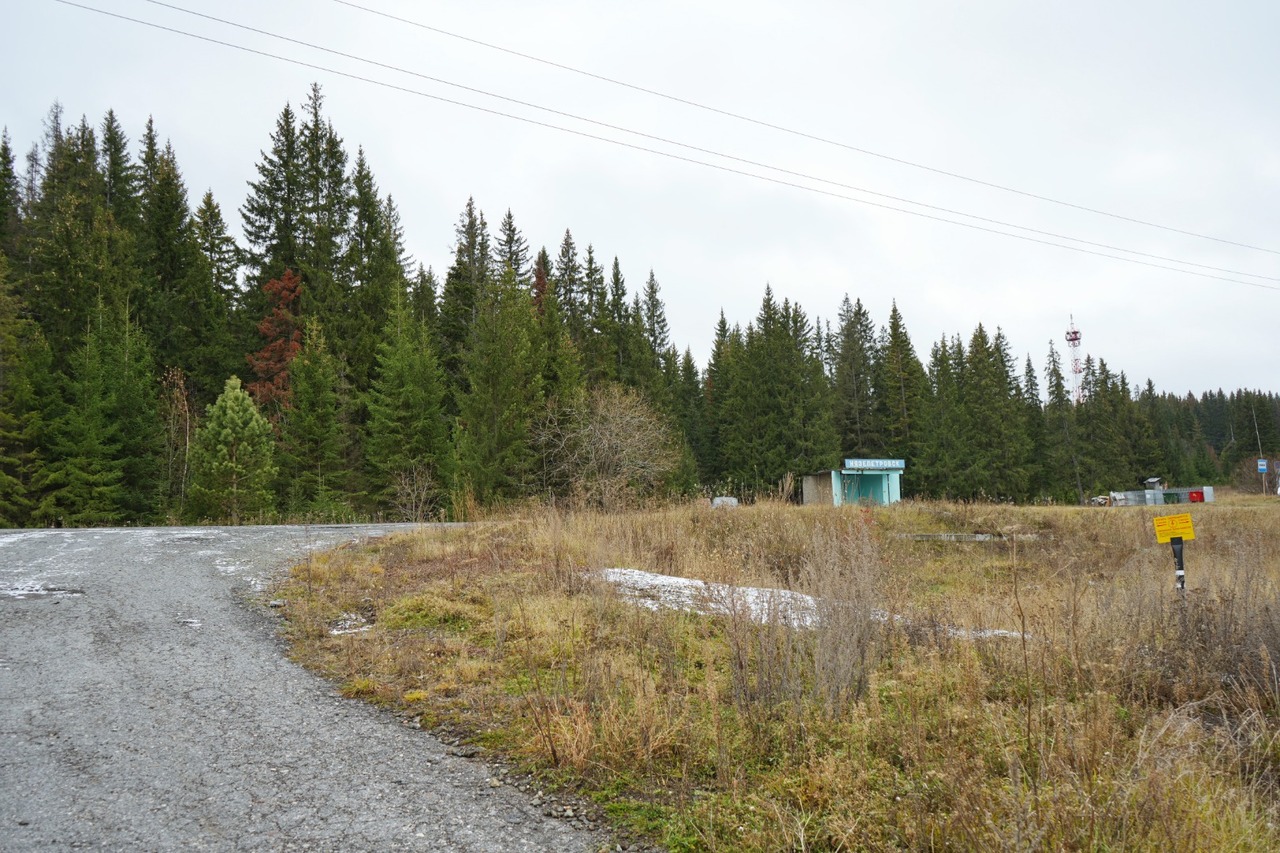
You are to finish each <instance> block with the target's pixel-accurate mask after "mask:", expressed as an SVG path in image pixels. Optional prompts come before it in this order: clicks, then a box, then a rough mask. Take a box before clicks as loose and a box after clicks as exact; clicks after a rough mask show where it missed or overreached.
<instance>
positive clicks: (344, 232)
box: [294, 83, 381, 370]
mask: <svg viewBox="0 0 1280 853" xmlns="http://www.w3.org/2000/svg"><path fill="white" fill-rule="evenodd" d="M323 111H324V96H323V94H321V91H320V84H318V83H312V84H311V90H310V92H308V94H307V100H306V103H305V104H303V107H302V116H301V123H300V124H299V127H298V148H299V152H300V155H301V157H300V161H301V162H300V166H301V169H300V179H299V185H300V188H301V191H302V196H301V199H302V201H301V206H300V207H301V209H300V221H299V228H298V233H299V250H300V257H299V261H298V266H297V267H295V268H294V270H295V272H297V273H298V274H299V275H300V276H301V277H302V281H303V283H304V288H303V291H302V313H303V314H305V315H307V316H314V317H316V318H318V319H319V320H320V322H321V324H322V325H323V326H324V327H325V328H327V329H331V330H337V332H338V334H339V336H340V337H339V339H340V340H342V341H343V342H344V344H345V343H350V338H348V337H347V331H348V330H347V328H346V326H345V324H344V319H345V318H344V315H345V314H347V312H349V311H351V312H353V313H356V314H358V309H353V308H352V307H351V306H349V304H348V300H349V298H350V296H351V289H352V287H353V283H352V282H350V281H348V280H346V276H344V275H343V270H342V267H343V256H344V255H345V254H346V244H347V240H348V234H349V230H350V227H351V207H352V201H353V197H352V192H351V187H350V181H349V179H348V176H347V153H346V151H345V150H343V147H342V139H341V138H340V137H339V136H338V134H337V133H336V132H335V131H334V129H333V125H332V123H331V122H330V121H329V120H328V119H326V118H325V117H324V112H323ZM358 168H359V167H358V166H357V169H358ZM365 172H366V176H365V177H366V178H368V180H369V181H370V182H371V181H372V179H371V178H369V176H368V175H367V168H366V169H365ZM374 198H375V201H374V204H375V205H376V204H377V201H376V194H375V197H374ZM378 218H379V219H380V218H381V217H380V215H379V216H378ZM379 326H381V322H380V319H379V321H378V322H377V325H375V326H374V328H375V329H377V328H378V327H379ZM372 358H373V353H372V349H371V348H370V352H369V353H368V361H372ZM362 366H363V367H364V368H365V369H366V370H367V368H368V363H367V362H366V363H364V364H363V365H362Z"/></svg>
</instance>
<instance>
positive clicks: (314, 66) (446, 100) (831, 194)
mask: <svg viewBox="0 0 1280 853" xmlns="http://www.w3.org/2000/svg"><path fill="white" fill-rule="evenodd" d="M54 2H56V3H60V4H62V5H64V6H70V7H73V8H76V9H82V10H84V11H86V12H96V13H97V14H100V15H105V16H106V17H110V18H116V19H118V20H122V21H128V22H130V23H134V24H138V25H140V26H144V27H149V28H151V29H156V30H160V31H162V32H167V33H171V34H174V35H180V36H186V37H187V38H192V39H196V40H198V41H203V42H207V43H209V44H216V45H219V46H221V47H226V48H230V49H232V50H238V51H241V52H243V53H249V54H252V55H255V56H260V57H264V58H266V59H271V60H274V61H277V62H284V63H287V64H290V65H296V66H299V67H301V68H309V69H311V70H313V71H321V72H324V73H326V74H332V75H335V76H337V77H343V78H346V79H349V80H355V81H357V82H361V83H369V84H371V85H374V86H380V87H382V88H385V89H390V90H392V91H397V92H402V93H404V94H409V95H417V96H418V97H422V98H428V99H430V100H433V101H439V102H441V103H446V104H451V105H453V106H458V107H463V108H465V109H469V110H474V111H476V112H481V113H485V114H487V115H493V116H498V117H500V118H507V119H512V120H514V121H520V122H524V123H525V124H530V125H534V126H536V127H543V128H547V129H549V130H556V131H560V132H562V133H569V134H572V135H574V136H579V137H582V138H584V139H591V140H595V141H597V142H606V143H609V144H611V145H617V146H619V147H622V148H628V149H631V150H634V151H642V152H645V153H648V154H655V155H657V156H659V157H666V158H668V159H671V160H677V161H680V162H684V163H691V164H693V165H696V166H704V167H706V168H709V169H715V170H717V171H721V172H726V173H728V174H735V175H741V176H744V177H748V178H754V179H756V180H758V181H764V182H767V183H771V184H776V185H778V186H785V187H791V188H793V189H799V190H803V191H805V192H811V193H816V194H818V195H824V196H828V197H831V198H838V199H843V200H845V201H852V202H856V203H858V204H864V205H868V206H870V207H878V208H881V209H883V210H891V211H894V212H897V213H905V214H907V215H909V216H916V217H920V218H922V219H930V220H933V221H936V222H944V223H947V224H950V225H958V226H961V227H963V228H970V229H973V230H975V231H983V232H986V233H989V234H997V235H1000V236H1004V237H1012V238H1014V239H1017V240H1024V241H1026V242H1030V243H1038V244H1041V245H1045V246H1055V247H1057V248H1060V249H1067V250H1069V251H1072V252H1079V253H1081V254H1086V255H1094V256H1096V257H1101V258H1109V259H1111V260H1116V261H1123V262H1125V263H1130V264H1138V265H1140V266H1145V267H1152V268H1155V269H1162V270H1167V271H1169V272H1177V273H1182V274H1184V275H1192V276H1197V277H1200V278H1207V279H1213V280H1216V281H1225V282H1230V283H1232V284H1243V285H1246V286H1249V287H1257V288H1262V289H1264V290H1275V291H1280V286H1276V285H1270V284H1263V283H1261V282H1254V281H1242V280H1240V279H1235V278H1227V277H1225V276H1220V275H1211V274H1209V273H1203V272H1196V271H1195V270H1189V269H1183V268H1181V267H1171V266H1165V265H1164V264H1157V263H1151V262H1149V261H1141V260H1138V259H1136V258H1126V257H1123V256H1120V255H1111V254H1107V253H1106V252H1098V251H1094V250H1092V249H1085V248H1082V247H1080V246H1072V245H1068V244H1066V243H1056V242H1053V241H1051V240H1042V239H1039V238H1037V237H1030V236H1027V235H1025V234H1014V233H1010V232H1007V231H1000V230H998V229H996V228H988V227H986V226H983V225H976V224H974V223H972V222H961V221H958V220H954V219H947V218H946V217H943V216H935V215H933V214H929V213H923V212H921V211H918V210H907V209H905V208H900V207H894V206H893V205H889V204H882V203H880V202H875V201H869V200H867V199H862V198H855V197H853V196H848V195H843V194H841V193H837V192H832V191H830V190H824V189H820V188H818V187H811V186H807V185H805V184H799V183H795V182H794V181H786V180H783V179H781V178H774V177H770V176H768V175H759V174H755V173H753V172H747V171H743V170H741V169H735V168H733V167H730V166H725V165H722V164H719V163H709V162H706V161H704V160H697V159H694V158H692V157H685V156H682V155H680V154H673V153H671V152H669V151H662V150H659V149H656V148H648V147H645V146H643V145H636V144H634V143H631V142H624V141H622V140H619V139H610V138H608V137H605V136H597V135H595V134H592V133H587V132H585V131H581V130H575V129H573V128H567V127H562V126H560V125H555V124H551V123H549V122H543V121H538V120H537V119H532V118H528V117H526V116H519V115H514V114H511V113H504V112H502V111H500V110H494V109H490V108H488V107H482V106H478V105H476V104H468V103H466V102H464V101H456V100H453V99H451V98H446V97H443V96H441V95H433V94H431V93H429V92H422V91H419V90H417V89H410V88H408V87H406V86H399V85H396V84H394V83H388V82H386V81H383V80H376V79H374V78H371V77H364V76H362V75H359V74H353V73H351V72H348V71H340V70H338V69H336V68H330V67H328V66H324V65H317V64H315V63H312V62H306V61H304V60H300V59H291V58H289V57H284V56H278V55H276V54H273V53H268V52H266V51H263V50H257V49H255V48H251V47H246V46H244V45H239V44H235V43H233V42H228V41H223V40H221V39H217V38H213V37H212V36H205V35H200V34H198V33H190V32H187V31H185V30H179V29H176V28H174V27H169V26H165V25H163V24H157V23H154V22H151V21H144V20H141V19H138V18H133V17H130V16H128V15H122V14H119V13H117V12H109V11H107V10H105V9H98V8H95V7H93V6H86V5H84V4H81V3H76V2H72V0H54Z"/></svg>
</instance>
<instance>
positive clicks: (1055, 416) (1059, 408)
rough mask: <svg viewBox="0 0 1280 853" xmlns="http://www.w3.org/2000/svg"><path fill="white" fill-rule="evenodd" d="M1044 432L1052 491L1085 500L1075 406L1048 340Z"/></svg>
mask: <svg viewBox="0 0 1280 853" xmlns="http://www.w3.org/2000/svg"><path fill="white" fill-rule="evenodd" d="M1045 392H1046V395H1047V399H1046V401H1045V407H1044V432H1045V441H1046V444H1047V450H1046V452H1045V458H1044V469H1043V470H1044V476H1045V481H1046V484H1047V486H1046V488H1047V490H1048V492H1049V495H1050V496H1051V497H1053V498H1056V499H1058V500H1062V501H1065V502H1071V503H1084V499H1085V494H1084V480H1083V478H1082V476H1081V473H1080V447H1079V437H1078V435H1077V428H1076V422H1075V421H1076V407H1075V404H1074V401H1073V400H1072V399H1071V392H1070V391H1069V390H1068V389H1067V382H1066V377H1065V376H1064V375H1063V372H1062V359H1061V357H1060V356H1059V355H1058V351H1057V350H1056V349H1054V346H1053V341H1049V357H1048V361H1047V363H1046V364H1045Z"/></svg>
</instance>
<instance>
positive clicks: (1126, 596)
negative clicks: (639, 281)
mask: <svg viewBox="0 0 1280 853" xmlns="http://www.w3.org/2000/svg"><path fill="white" fill-rule="evenodd" d="M1169 512H1170V510H1169V508H1157V507H1150V508H1128V509H1086V508H1077V507H1014V506H998V505H984V504H958V503H940V502H905V503H901V504H897V505H894V506H892V507H876V508H866V507H845V508H840V509H835V508H814V507H796V506H792V505H787V504H782V503H769V502H762V503H758V504H756V505H754V506H749V507H742V508H738V509H733V510H718V509H717V510H713V509H710V508H709V507H705V506H701V505H684V506H678V507H673V508H668V509H661V510H651V511H638V512H632V513H627V514H620V513H619V514H599V513H565V512H558V511H552V510H547V509H530V510H529V511H528V512H527V513H525V514H524V515H514V514H512V515H506V516H503V517H496V518H493V519H491V520H490V521H489V522H488V523H485V524H481V525H477V526H472V527H468V528H466V529H461V530H451V531H444V532H432V533H424V534H410V535H404V536H397V537H393V538H391V539H387V540H384V541H381V542H378V543H374V544H371V545H369V546H363V547H352V548H346V549H341V550H338V551H334V552H330V553H328V554H324V555H319V556H317V557H315V558H313V559H310V560H308V561H307V562H306V563H303V564H301V565H298V566H296V567H295V568H294V570H293V571H292V574H291V576H290V577H289V578H288V580H287V581H286V582H285V584H284V586H283V588H282V589H281V590H278V591H276V592H275V593H274V594H275V595H277V596H279V597H281V598H283V599H284V600H286V602H287V604H286V606H285V607H284V611H285V614H286V617H287V628H286V631H287V633H288V636H289V639H290V641H291V643H292V649H293V654H294V656H295V658H296V659H297V660H299V661H300V662H302V663H304V664H305V665H307V666H309V667H311V668H313V669H316V670H318V671H320V672H322V673H324V674H326V675H327V676H329V677H330V678H332V679H334V680H336V681H337V682H338V683H339V684H340V685H341V690H342V692H343V693H344V695H347V696H349V697H353V698H360V699H364V700H367V701H371V702H374V703H377V704H380V705H383V706H386V707H388V708H392V709H395V710H396V711H397V712H398V713H400V714H402V715H405V716H407V717H410V718H417V719H418V721H419V724H420V725H421V726H422V727H423V728H427V729H432V730H435V731H438V732H443V733H447V734H448V735H449V736H451V737H455V738H461V739H463V740H466V741H467V742H469V743H472V744H475V745H477V746H480V747H483V748H485V749H486V750H489V751H491V752H492V753H493V754H496V755H497V756H500V757H501V758H502V759H504V760H506V761H509V762H510V763H511V765H512V766H513V767H515V768H517V769H519V770H520V771H523V772H529V773H532V774H533V775H534V778H535V779H536V780H537V784H539V785H542V786H546V787H548V788H563V789H567V790H571V791H574V792H576V793H578V794H580V795H582V796H585V797H587V798H589V799H591V800H593V801H595V803H596V804H598V808H599V812H600V814H601V815H602V816H604V817H605V818H606V819H607V820H608V821H609V822H610V823H611V824H612V825H614V826H615V827H616V828H618V829H619V830H620V831H622V832H623V833H624V837H631V838H634V839H636V840H643V841H646V842H652V843H658V844H661V845H663V846H665V847H667V848H670V849H676V850H728V849H733V850H740V849H755V850H779V849H795V850H812V849H831V850H835V849H846V850H847V849H885V848H905V849H944V848H952V849H984V850H988V849H1045V850H1050V849H1053V850H1059V849H1126V850H1134V849H1137V850H1142V849H1150V850H1157V849H1158V850H1202V849H1240V850H1270V849H1276V847H1277V846H1278V845H1280V674H1278V672H1277V668H1276V663H1275V661H1276V660H1277V658H1280V619H1278V618H1277V614H1278V613H1280V541H1278V540H1277V538H1276V536H1275V534H1274V531H1275V530H1276V529H1278V528H1280V505H1277V504H1276V502H1275V501H1273V500H1267V499H1266V498H1263V497H1245V496H1239V495H1227V496H1224V497H1223V498H1222V499H1220V501H1219V502H1218V503H1215V504H1209V505H1197V506H1194V507H1192V508H1191V515H1192V517H1193V520H1194V524H1195V536H1196V538H1195V540H1194V541H1189V542H1187V544H1186V571H1187V575H1186V577H1187V585H1186V592H1185V593H1179V592H1178V591H1177V589H1176V587H1175V584H1174V561H1173V559H1172V556H1171V553H1170V549H1169V547H1168V546H1167V545H1162V544H1158V543H1157V541H1156V536H1155V533H1154V530H1153V524H1152V519H1153V518H1155V517H1157V516H1161V515H1168V514H1169ZM930 533H937V534H945V533H989V534H993V537H992V538H990V539H984V540H983V541H975V542H955V541H942V539H941V537H940V538H939V539H932V540H931V539H928V538H922V537H921V536H920V534H930ZM614 567H617V568H626V569H631V570H638V571H644V572H651V573H655V574H658V575H666V576H671V577H673V578H687V579H692V580H695V581H706V582H708V583H707V584H705V585H704V586H703V588H704V589H705V590H706V593H705V594H704V596H703V601H704V603H711V604H714V605H715V606H714V607H713V608H712V611H713V612H710V613H705V612H698V611H697V610H696V609H680V608H676V607H666V606H661V604H660V603H658V602H654V603H653V604H652V605H651V606H637V604H636V602H635V597H634V595H633V594H631V595H622V594H620V593H619V591H618V589H617V588H616V587H615V586H613V585H611V584H610V583H608V582H607V581H605V580H604V579H602V577H601V574H600V572H599V570H601V569H605V568H614ZM748 587H750V588H763V589H775V590H786V591H788V594H791V593H794V594H797V595H798V594H804V595H809V596H812V597H813V598H812V599H811V600H812V601H814V602H816V604H815V606H814V610H813V613H814V616H815V618H813V619H812V620H809V621H800V620H796V619H794V618H791V617H790V616H789V615H788V613H789V610H788V608H787V607H782V606H779V607H769V606H768V605H767V604H766V606H765V607H764V609H763V610H761V609H760V607H759V606H755V607H752V606H750V602H751V601H753V600H755V601H757V603H758V599H753V598H752V597H750V596H745V595H737V596H735V595H734V594H733V593H732V590H735V589H745V588H748ZM725 590H729V592H725ZM694 597H695V598H696V597H697V596H696V595H695V596H694ZM713 599H714V600H713ZM765 600H766V601H768V600H770V599H765ZM773 600H775V601H783V600H785V599H783V598H781V597H780V598H777V599H773ZM703 609H704V610H705V609H706V608H703Z"/></svg>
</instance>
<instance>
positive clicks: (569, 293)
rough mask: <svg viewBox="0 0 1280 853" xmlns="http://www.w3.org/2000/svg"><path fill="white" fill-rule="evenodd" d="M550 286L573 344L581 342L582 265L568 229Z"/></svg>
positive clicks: (584, 312) (583, 308)
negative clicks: (553, 290)
mask: <svg viewBox="0 0 1280 853" xmlns="http://www.w3.org/2000/svg"><path fill="white" fill-rule="evenodd" d="M551 284H552V287H553V288H554V289H555V296H556V300H557V301H558V302H559V305H560V311H561V313H562V314H563V316H564V322H565V327H566V328H567V329H568V330H569V335H570V337H572V338H573V340H574V341H575V342H578V341H581V340H582V332H583V319H584V316H585V314H586V306H585V303H584V300H583V292H582V289H583V288H582V264H581V262H580V261H579V260H578V246H577V244H576V243H575V242H574V240H573V234H571V233H570V232H569V229H568V228H566V229H565V230H564V239H562V240H561V241H560V253H559V254H558V255H557V256H556V264H555V271H554V273H553V274H552V277H551Z"/></svg>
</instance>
